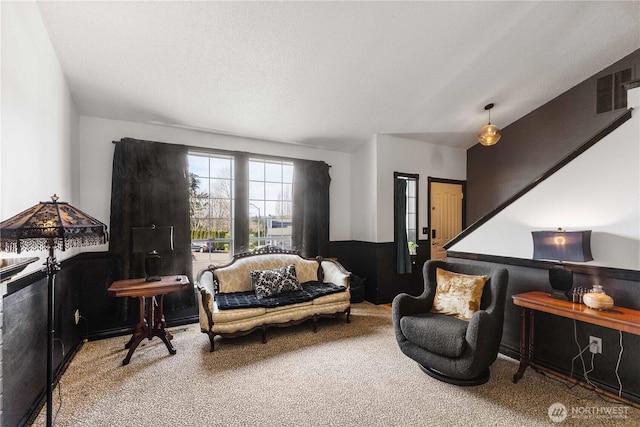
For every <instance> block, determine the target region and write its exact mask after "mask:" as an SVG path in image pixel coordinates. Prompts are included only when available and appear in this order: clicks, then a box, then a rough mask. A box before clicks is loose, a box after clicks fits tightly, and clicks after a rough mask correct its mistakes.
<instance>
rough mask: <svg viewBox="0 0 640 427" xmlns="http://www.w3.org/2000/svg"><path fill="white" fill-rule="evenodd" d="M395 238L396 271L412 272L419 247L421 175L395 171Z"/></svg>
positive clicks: (401, 272) (399, 272) (400, 272)
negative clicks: (419, 189)
mask: <svg viewBox="0 0 640 427" xmlns="http://www.w3.org/2000/svg"><path fill="white" fill-rule="evenodd" d="M393 177H394V223H395V227H394V240H395V244H396V272H397V273H398V274H405V273H410V272H411V266H412V264H413V262H412V260H411V259H409V257H408V256H409V255H415V254H416V249H417V247H418V180H419V175H416V174H406V173H400V172H395V173H394V176H393Z"/></svg>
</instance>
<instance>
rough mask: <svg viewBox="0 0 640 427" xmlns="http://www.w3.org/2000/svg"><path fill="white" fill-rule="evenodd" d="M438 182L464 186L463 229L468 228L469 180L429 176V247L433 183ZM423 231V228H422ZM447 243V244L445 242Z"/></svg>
mask: <svg viewBox="0 0 640 427" xmlns="http://www.w3.org/2000/svg"><path fill="white" fill-rule="evenodd" d="M432 182H437V183H440V184H458V185H461V186H462V231H464V229H465V228H467V181H461V180H458V179H447V178H435V177H432V176H429V177H427V187H428V188H427V224H428V225H429V228H428V229H427V231H428V233H427V239H428V241H429V247H431V183H432ZM420 231H422V230H420ZM445 245H446V244H445ZM428 255H429V258H428V259H431V249H429V254H428Z"/></svg>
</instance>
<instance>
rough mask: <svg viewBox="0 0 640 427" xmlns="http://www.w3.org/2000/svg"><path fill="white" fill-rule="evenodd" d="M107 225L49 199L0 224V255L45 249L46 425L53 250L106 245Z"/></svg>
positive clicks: (49, 407)
mask: <svg viewBox="0 0 640 427" xmlns="http://www.w3.org/2000/svg"><path fill="white" fill-rule="evenodd" d="M107 240H108V235H107V226H106V225H104V224H103V223H101V222H100V221H98V220H97V219H95V218H93V217H90V216H89V215H87V214H85V213H84V212H82V211H80V210H79V209H76V208H74V207H73V206H70V205H69V204H68V203H65V202H58V196H56V195H55V194H54V195H53V196H51V201H50V202H40V203H38V204H37V205H35V206H33V207H31V208H29V209H27V210H25V211H23V212H21V213H19V214H17V215H15V216H13V217H11V218H9V219H7V220H5V221H2V223H0V250H1V251H2V252H17V253H20V252H22V251H35V250H43V249H47V250H48V251H49V256H48V257H47V261H46V263H45V269H44V271H45V273H46V274H47V285H48V286H47V287H48V320H47V329H48V340H47V426H51V425H52V423H53V418H52V414H53V412H52V405H53V404H52V402H53V381H54V375H53V335H54V329H53V325H54V316H55V313H54V303H53V297H54V295H55V290H54V287H55V278H56V272H57V271H59V270H60V265H59V264H58V261H57V260H56V257H55V249H56V248H58V249H60V250H62V251H64V250H66V249H67V248H69V247H78V246H90V245H99V244H103V243H107Z"/></svg>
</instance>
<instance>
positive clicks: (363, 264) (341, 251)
mask: <svg viewBox="0 0 640 427" xmlns="http://www.w3.org/2000/svg"><path fill="white" fill-rule="evenodd" d="M418 245H419V246H418V250H417V252H418V253H417V255H416V256H415V257H414V258H413V271H412V272H411V273H410V274H397V273H396V264H395V261H396V252H395V251H396V248H395V244H394V243H393V242H386V243H372V242H363V241H340V242H331V256H332V257H336V258H338V261H339V262H340V264H342V265H343V266H344V267H345V268H346V269H347V270H348V271H350V272H351V273H352V274H355V275H357V276H359V277H362V278H366V281H365V299H366V300H367V301H369V302H372V303H374V304H386V303H390V302H391V301H392V300H393V298H394V297H395V296H396V295H398V294H399V293H403V292H404V293H408V294H411V295H419V294H420V293H422V290H423V288H424V286H423V283H422V265H423V264H424V262H425V261H426V260H427V257H428V250H429V242H428V241H422V240H421V241H418Z"/></svg>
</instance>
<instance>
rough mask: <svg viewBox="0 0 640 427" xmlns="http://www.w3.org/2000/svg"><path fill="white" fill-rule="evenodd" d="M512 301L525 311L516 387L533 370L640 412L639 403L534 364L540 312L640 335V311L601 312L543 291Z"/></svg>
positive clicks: (524, 295)
mask: <svg viewBox="0 0 640 427" xmlns="http://www.w3.org/2000/svg"><path fill="white" fill-rule="evenodd" d="M512 298H513V303H514V304H515V305H517V306H519V307H522V331H521V334H522V335H521V339H520V366H519V367H518V371H517V372H516V373H515V374H514V375H513V382H514V383H517V382H518V381H519V380H520V379H521V378H522V376H523V375H524V372H525V370H526V369H527V367H528V366H531V367H532V368H533V369H535V370H536V371H542V372H547V373H550V374H552V375H555V376H557V377H559V378H562V379H564V380H566V381H569V382H571V383H573V384H580V385H581V386H583V387H585V388H588V389H590V390H593V391H595V392H596V393H599V394H602V395H605V396H607V397H610V398H612V399H616V400H618V401H621V402H623V403H626V404H628V405H631V406H633V407H635V408H640V403H638V402H634V401H631V400H629V399H626V398H624V397H622V396H619V395H617V394H614V393H611V392H609V391H606V390H602V389H600V388H599V387H596V386H593V385H591V384H586V383H584V382H582V381H580V380H578V379H576V378H573V377H569V376H567V375H564V374H562V373H560V372H557V371H554V370H552V369H549V368H546V367H544V366H540V365H538V364H537V363H535V362H534V361H533V352H534V331H535V313H536V312H543V313H549V314H553V315H556V316H560V317H565V318H568V319H574V320H578V321H581V322H585V323H590V324H592V325H598V326H602V327H605V328H610V329H615V330H618V331H622V332H627V333H630V334H634V335H640V311H638V310H633V309H630V308H625V307H618V306H613V307H612V308H611V309H608V310H597V309H593V308H589V307H588V306H586V305H585V304H579V303H574V302H572V301H566V300H565V301H562V300H560V299H557V298H552V297H550V296H549V293H548V292H539V291H533V292H526V293H522V294H517V295H513V297H512ZM527 326H528V327H527Z"/></svg>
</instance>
